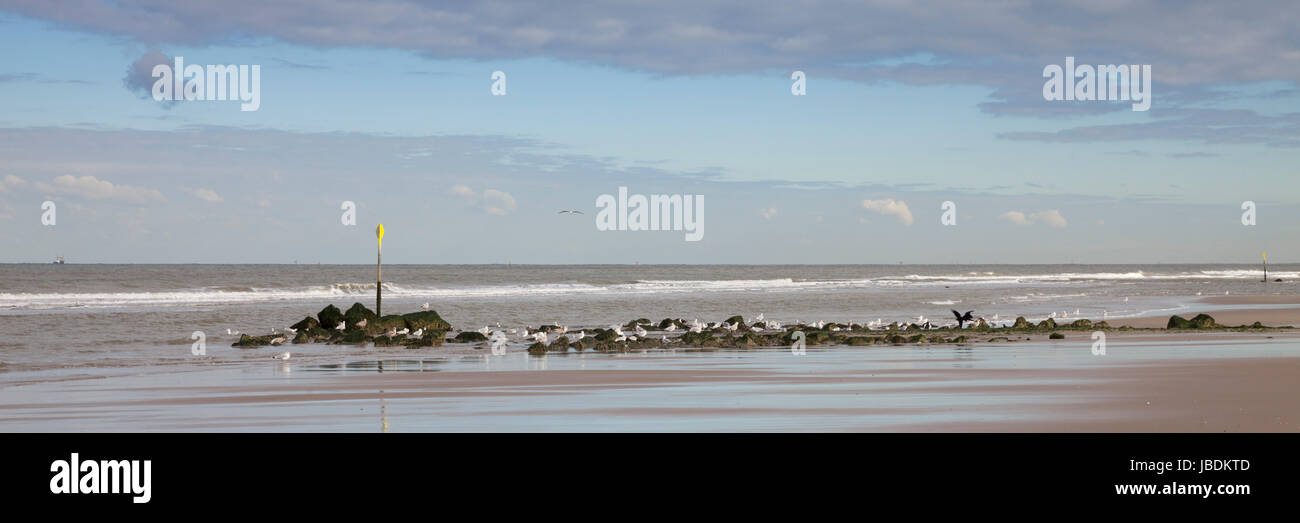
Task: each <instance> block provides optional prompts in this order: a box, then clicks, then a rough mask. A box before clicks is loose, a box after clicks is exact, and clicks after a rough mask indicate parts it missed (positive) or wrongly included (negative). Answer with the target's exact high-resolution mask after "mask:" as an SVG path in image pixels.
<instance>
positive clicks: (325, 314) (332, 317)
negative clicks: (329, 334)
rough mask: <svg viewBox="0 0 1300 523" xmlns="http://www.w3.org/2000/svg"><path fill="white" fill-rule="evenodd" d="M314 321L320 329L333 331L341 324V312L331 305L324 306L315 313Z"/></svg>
mask: <svg viewBox="0 0 1300 523" xmlns="http://www.w3.org/2000/svg"><path fill="white" fill-rule="evenodd" d="M316 320H317V323H318V324H320V326H321V328H322V329H333V328H335V327H338V326H339V324H340V323H343V311H341V310H339V308H338V307H335V306H334V305H333V304H330V305H326V306H325V308H324V309H321V310H320V312H318V313H316Z"/></svg>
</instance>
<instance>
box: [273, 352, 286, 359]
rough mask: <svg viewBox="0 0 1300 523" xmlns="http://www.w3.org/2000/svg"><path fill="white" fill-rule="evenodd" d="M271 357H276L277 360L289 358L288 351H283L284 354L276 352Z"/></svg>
mask: <svg viewBox="0 0 1300 523" xmlns="http://www.w3.org/2000/svg"><path fill="white" fill-rule="evenodd" d="M271 357H272V358H274V359H277V360H287V359H289V353H287V352H286V353H284V354H277V355H275V356H271Z"/></svg>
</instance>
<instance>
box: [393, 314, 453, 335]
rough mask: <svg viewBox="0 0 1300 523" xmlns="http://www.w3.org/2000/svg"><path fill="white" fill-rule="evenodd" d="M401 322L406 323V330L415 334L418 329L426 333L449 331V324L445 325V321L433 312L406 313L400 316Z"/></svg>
mask: <svg viewBox="0 0 1300 523" xmlns="http://www.w3.org/2000/svg"><path fill="white" fill-rule="evenodd" d="M402 320H403V321H405V322H406V328H408V329H411V332H415V331H418V330H420V329H424V330H426V331H428V330H439V331H449V330H451V324H450V323H447V321H446V320H444V319H442V316H439V315H438V313H437V312H435V311H419V312H410V313H406V314H403V315H402Z"/></svg>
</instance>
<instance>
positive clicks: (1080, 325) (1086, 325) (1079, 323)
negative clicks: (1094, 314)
mask: <svg viewBox="0 0 1300 523" xmlns="http://www.w3.org/2000/svg"><path fill="white" fill-rule="evenodd" d="M1070 327H1072V328H1075V329H1091V328H1092V320H1074V323H1071V324H1070Z"/></svg>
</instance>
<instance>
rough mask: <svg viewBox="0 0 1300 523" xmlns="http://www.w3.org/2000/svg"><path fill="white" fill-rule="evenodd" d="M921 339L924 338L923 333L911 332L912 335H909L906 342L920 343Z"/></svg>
mask: <svg viewBox="0 0 1300 523" xmlns="http://www.w3.org/2000/svg"><path fill="white" fill-rule="evenodd" d="M923 339H925V335H924V334H913V335H912V336H909V337H908V338H907V342H908V343H920V342H921V340H923Z"/></svg>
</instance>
